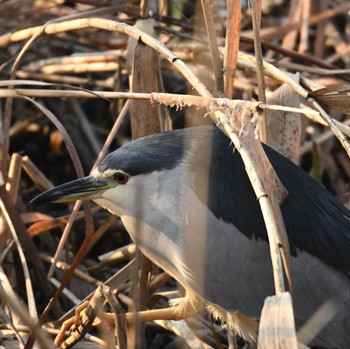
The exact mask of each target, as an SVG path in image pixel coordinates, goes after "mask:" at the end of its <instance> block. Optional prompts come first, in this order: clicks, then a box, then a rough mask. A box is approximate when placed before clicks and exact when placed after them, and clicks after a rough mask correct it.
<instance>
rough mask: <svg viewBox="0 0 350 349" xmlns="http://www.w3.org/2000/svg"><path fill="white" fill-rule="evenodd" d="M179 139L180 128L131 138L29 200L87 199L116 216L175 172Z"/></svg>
mask: <svg viewBox="0 0 350 349" xmlns="http://www.w3.org/2000/svg"><path fill="white" fill-rule="evenodd" d="M182 143H183V136H182V132H180V131H179V132H176V131H175V132H165V133H160V134H156V135H152V136H148V137H144V138H140V139H138V140H135V141H132V142H130V143H128V144H126V145H124V146H122V147H120V148H119V149H117V150H116V151H114V152H112V153H111V154H109V155H107V156H106V157H105V159H104V160H103V161H102V162H101V164H100V165H99V166H98V167H97V168H95V169H94V170H93V171H92V172H91V174H90V175H89V176H87V177H84V178H79V179H77V180H74V181H72V182H68V183H65V184H62V185H60V186H57V187H55V188H53V189H50V190H48V191H46V192H44V193H42V194H40V195H38V196H37V197H36V198H35V199H34V200H32V202H36V203H40V202H58V203H60V202H70V201H75V200H88V199H89V200H92V201H94V202H96V203H97V204H98V205H100V206H102V207H104V208H106V209H108V210H109V211H110V212H112V213H114V214H117V215H119V216H122V215H125V214H126V215H130V214H131V210H135V209H136V210H137V206H140V203H141V202H142V204H144V203H145V200H148V201H151V200H153V199H156V197H157V195H159V190H160V186H161V183H164V181H163V178H164V177H165V176H172V175H173V174H175V172H176V171H174V170H176V168H177V167H178V166H179V164H180V163H181V160H182V157H183V150H182ZM163 189H164V188H163ZM168 189H169V190H170V188H168ZM146 204H147V201H146Z"/></svg>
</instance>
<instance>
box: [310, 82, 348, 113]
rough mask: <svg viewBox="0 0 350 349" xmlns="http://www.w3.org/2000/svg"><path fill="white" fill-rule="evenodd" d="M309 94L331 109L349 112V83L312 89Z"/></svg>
mask: <svg viewBox="0 0 350 349" xmlns="http://www.w3.org/2000/svg"><path fill="white" fill-rule="evenodd" d="M310 95H311V96H312V97H313V98H315V99H316V100H317V101H318V102H319V103H321V104H323V105H325V106H327V107H328V108H329V109H331V110H336V111H339V112H341V113H344V114H349V113H350V85H349V84H346V83H343V84H337V85H332V86H327V87H324V88H321V89H319V90H316V91H313V92H312V93H310Z"/></svg>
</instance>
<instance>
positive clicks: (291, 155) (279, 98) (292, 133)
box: [267, 84, 301, 164]
mask: <svg viewBox="0 0 350 349" xmlns="http://www.w3.org/2000/svg"><path fill="white" fill-rule="evenodd" d="M267 102H268V104H279V105H283V106H288V107H295V108H299V106H300V96H299V95H298V94H297V93H296V92H295V91H294V90H292V89H291V88H290V87H289V86H288V85H287V84H283V85H282V86H281V87H279V88H278V89H277V90H276V91H274V92H273V94H272V95H271V96H270V97H269V98H268V101H267ZM267 121H268V122H267V125H268V126H267V129H268V144H269V146H271V147H272V148H274V149H275V150H277V151H278V152H280V153H281V154H283V155H284V156H285V157H287V158H288V159H290V160H291V161H293V162H294V163H296V164H297V163H298V162H299V155H300V138H301V117H300V115H298V114H296V113H291V112H286V111H282V110H269V111H268V119H267Z"/></svg>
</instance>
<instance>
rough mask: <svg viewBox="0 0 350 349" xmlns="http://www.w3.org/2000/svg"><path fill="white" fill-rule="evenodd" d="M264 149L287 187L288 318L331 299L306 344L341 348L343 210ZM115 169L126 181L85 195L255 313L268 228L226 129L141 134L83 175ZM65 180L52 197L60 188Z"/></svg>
mask: <svg viewBox="0 0 350 349" xmlns="http://www.w3.org/2000/svg"><path fill="white" fill-rule="evenodd" d="M265 151H266V153H267V155H268V157H269V159H270V161H271V163H272V165H273V167H274V168H275V170H276V172H277V175H278V176H279V177H280V179H281V181H282V183H283V184H284V186H285V187H286V189H287V191H288V192H289V195H288V197H287V198H286V199H285V201H284V202H283V203H282V205H281V211H282V215H283V218H284V222H285V225H286V230H287V234H288V237H289V241H290V246H291V252H292V263H293V276H294V285H293V305H294V311H295V319H296V324H297V327H298V328H300V326H301V325H302V324H303V323H305V321H307V320H308V319H309V318H310V317H311V316H312V315H313V313H314V312H315V311H316V310H317V309H318V308H319V307H320V306H321V305H322V304H323V303H324V302H326V301H329V300H332V302H334V303H335V304H337V305H338V306H339V311H338V313H337V315H336V316H335V317H334V318H333V319H332V320H330V322H329V323H328V324H327V325H326V326H325V328H324V329H323V330H322V331H321V332H320V334H319V335H318V336H317V338H316V339H314V341H313V342H312V344H319V345H323V346H325V347H335V346H337V347H339V348H349V347H350V338H349V335H348V332H349V331H350V309H349V308H350V297H349V296H350V294H349V292H350V278H349V271H350V258H349V255H350V254H349V253H350V213H349V211H348V210H347V209H345V208H344V206H343V205H342V204H341V203H339V202H338V201H337V200H336V199H335V198H334V197H333V196H332V195H331V194H329V193H328V192H327V191H326V190H325V189H324V188H323V187H322V186H320V185H319V184H318V183H317V182H315V181H314V180H313V179H312V178H311V177H309V176H308V175H307V174H306V173H305V172H304V171H302V170H301V169H300V168H298V167H297V166H295V165H294V164H293V163H292V162H290V161H289V160H287V159H286V158H284V157H283V156H282V155H280V154H278V153H277V152H275V151H273V150H272V149H270V148H268V147H265ZM115 171H122V172H123V173H126V174H127V175H129V176H130V179H129V181H128V183H127V184H125V185H124V186H123V185H118V186H116V187H115V188H111V189H106V190H105V191H103V193H102V192H101V194H99V195H97V194H96V195H94V196H92V197H91V199H92V200H94V201H95V202H96V203H98V204H100V205H101V206H103V207H105V208H107V209H108V210H110V211H111V212H113V213H115V214H117V215H120V216H121V218H122V220H123V222H124V224H125V226H126V229H127V230H128V232H129V233H130V235H131V237H132V238H133V240H134V241H135V242H136V244H137V245H138V246H139V247H140V248H141V250H142V251H143V252H144V253H145V255H146V256H148V257H149V258H150V259H151V260H153V261H154V262H155V263H156V264H158V265H159V266H161V267H162V268H164V269H165V270H166V271H167V272H169V273H170V274H171V275H172V276H174V277H175V278H176V279H177V280H178V281H179V282H180V283H181V284H182V285H183V286H184V287H185V288H186V290H187V291H188V292H189V293H193V294H194V295H198V296H200V297H203V298H204V299H206V300H207V301H209V302H210V303H213V304H214V305H218V306H219V307H221V308H223V309H225V310H227V311H234V310H237V309H239V310H240V311H241V312H242V313H244V314H245V315H247V316H252V317H259V315H260V312H261V309H262V306H263V302H264V299H265V298H266V297H267V296H269V295H273V294H274V285H273V277H272V270H271V259H270V252H269V247H268V243H267V233H266V229H265V225H264V222H263V219H262V214H261V211H260V207H259V203H258V202H257V200H256V197H255V194H254V192H253V189H252V187H251V184H250V182H249V179H248V177H247V174H246V172H245V169H244V164H243V162H242V159H241V157H240V155H239V153H238V151H234V150H233V147H232V145H230V142H229V139H228V138H227V137H226V136H225V135H223V134H222V133H221V132H220V131H219V130H218V129H216V128H213V127H198V128H192V129H186V130H178V131H172V132H168V133H162V134H157V135H153V136H150V137H146V138H141V139H138V140H136V141H133V142H130V143H128V144H126V145H125V146H123V147H121V148H119V149H118V150H116V151H115V152H113V153H111V154H110V155H108V156H107V157H106V158H105V159H104V161H103V162H102V163H101V165H100V166H99V167H98V169H97V170H95V171H94V172H93V173H92V176H93V177H95V179H94V180H95V181H97V182H99V181H101V183H102V182H103V181H104V180H105V179H106V178H108V180H109V181H112V179H110V178H112V177H113V175H114V174H115ZM73 183H74V182H73ZM65 186H67V185H63V186H62V187H61V188H60V187H58V188H56V189H54V190H56V192H51V198H52V196H54V195H56V196H57V197H60V196H64V193H65V192H66V193H69V190H68V191H66V188H67V187H65ZM101 186H103V185H102V184H101ZM131 188H132V189H131ZM57 190H58V191H57ZM82 191H83V190H82ZM55 193H56V194H55ZM57 193H59V194H57ZM43 195H45V193H44V194H43ZM46 195H49V196H50V192H48V194H46ZM39 200H40V197H39Z"/></svg>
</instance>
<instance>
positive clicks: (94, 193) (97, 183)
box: [31, 176, 112, 203]
mask: <svg viewBox="0 0 350 349" xmlns="http://www.w3.org/2000/svg"><path fill="white" fill-rule="evenodd" d="M111 187H112V185H111V183H110V182H109V181H108V180H107V179H105V180H100V179H96V178H94V177H91V176H88V177H84V178H79V179H76V180H75V181H72V182H68V183H65V184H62V185H59V186H57V187H55V188H52V189H50V190H47V191H45V192H44V193H42V194H40V195H38V196H37V197H35V198H34V199H33V200H32V201H31V203H43V202H69V201H76V200H88V199H93V198H95V197H99V196H100V195H101V194H102V192H104V191H105V190H106V189H109V188H111Z"/></svg>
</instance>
